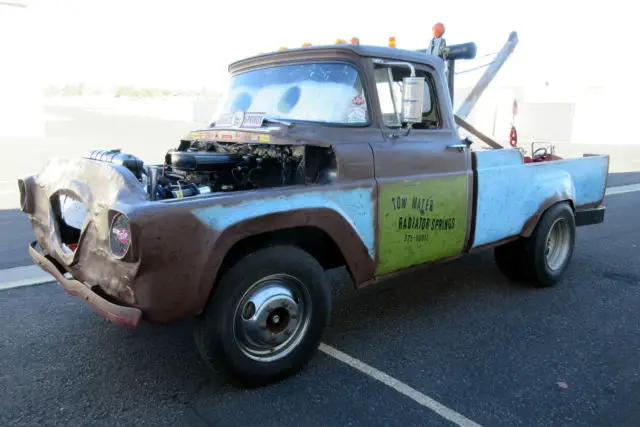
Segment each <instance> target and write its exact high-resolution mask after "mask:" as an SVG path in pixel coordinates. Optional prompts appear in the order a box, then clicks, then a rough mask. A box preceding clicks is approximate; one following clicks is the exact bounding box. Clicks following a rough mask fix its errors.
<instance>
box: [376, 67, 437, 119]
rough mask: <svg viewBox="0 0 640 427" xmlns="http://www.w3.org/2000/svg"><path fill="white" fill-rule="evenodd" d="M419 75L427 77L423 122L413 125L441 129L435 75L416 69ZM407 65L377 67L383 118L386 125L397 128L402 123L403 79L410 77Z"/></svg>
mask: <svg viewBox="0 0 640 427" xmlns="http://www.w3.org/2000/svg"><path fill="white" fill-rule="evenodd" d="M416 75H417V76H418V77H423V78H424V79H425V85H424V88H425V89H424V90H425V94H424V105H423V112H422V122H421V123H416V124H414V125H413V128H414V129H439V128H440V126H441V123H440V115H439V111H438V104H437V102H436V94H435V85H434V80H433V77H432V76H431V75H430V73H428V72H427V71H424V70H416ZM409 76H410V71H409V69H408V68H406V67H378V68H376V69H375V78H376V88H377V91H378V98H379V99H380V109H381V111H382V120H383V122H384V124H385V126H387V127H390V128H397V127H400V126H402V125H406V123H402V122H401V120H402V79H403V78H404V77H409Z"/></svg>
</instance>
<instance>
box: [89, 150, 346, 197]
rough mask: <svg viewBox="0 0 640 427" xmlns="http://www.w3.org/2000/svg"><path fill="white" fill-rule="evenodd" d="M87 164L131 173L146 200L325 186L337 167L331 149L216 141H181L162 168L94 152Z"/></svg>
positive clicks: (125, 156) (124, 156)
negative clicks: (121, 168)
mask: <svg viewBox="0 0 640 427" xmlns="http://www.w3.org/2000/svg"><path fill="white" fill-rule="evenodd" d="M87 158H89V159H92V160H100V161H107V162H110V163H115V164H119V165H122V166H124V167H126V168H127V169H129V170H130V171H131V172H132V173H133V174H134V175H135V176H136V178H137V179H138V181H139V182H140V183H141V185H142V186H143V187H144V189H145V191H146V192H147V194H148V197H149V199H150V200H164V199H181V198H185V197H193V196H197V195H200V194H209V193H218V192H230V191H242V190H252V189H260V188H272V187H285V186H292V185H310V184H325V183H329V182H331V181H332V180H333V178H334V177H335V171H336V162H335V156H334V153H333V150H332V149H331V147H320V146H313V145H276V144H265V143H234V142H216V141H181V143H180V145H179V146H178V147H177V148H176V149H171V150H169V151H167V153H166V154H165V158H164V163H163V164H162V165H144V164H143V162H142V160H140V159H138V158H136V157H135V156H132V155H130V154H125V153H122V152H120V150H110V151H104V150H96V151H93V152H91V153H90V155H89V156H87Z"/></svg>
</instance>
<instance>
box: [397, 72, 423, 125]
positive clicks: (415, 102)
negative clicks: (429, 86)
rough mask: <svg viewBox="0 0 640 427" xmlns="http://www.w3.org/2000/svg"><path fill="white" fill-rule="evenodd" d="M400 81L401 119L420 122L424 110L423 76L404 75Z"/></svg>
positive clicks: (408, 121) (407, 121) (411, 122)
mask: <svg viewBox="0 0 640 427" xmlns="http://www.w3.org/2000/svg"><path fill="white" fill-rule="evenodd" d="M402 82H403V84H402V121H403V122H405V123H410V124H413V123H421V122H422V113H423V112H424V88H425V80H424V77H405V78H404V79H402Z"/></svg>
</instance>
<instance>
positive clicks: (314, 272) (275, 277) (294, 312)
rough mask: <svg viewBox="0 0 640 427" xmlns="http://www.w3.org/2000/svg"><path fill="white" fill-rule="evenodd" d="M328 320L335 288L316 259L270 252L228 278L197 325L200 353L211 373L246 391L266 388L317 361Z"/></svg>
mask: <svg viewBox="0 0 640 427" xmlns="http://www.w3.org/2000/svg"><path fill="white" fill-rule="evenodd" d="M330 313H331V289H330V286H329V282H328V280H327V278H326V275H325V272H324V269H323V268H322V266H321V265H320V264H319V263H318V262H317V261H316V259H315V258H313V257H312V256H311V255H309V254H308V253H307V252H305V251H303V250H302V249H300V248H298V247H295V246H271V247H267V248H264V249H259V250H257V251H256V252H253V253H250V254H248V255H246V256H245V257H244V258H241V259H240V260H239V261H237V262H236V263H235V264H234V265H233V266H231V268H230V269H229V270H227V271H226V272H225V273H224V275H223V276H222V278H221V279H220V281H219V283H218V285H217V286H216V288H215V290H214V292H213V294H212V295H211V297H210V299H209V302H208V304H207V307H206V308H205V311H204V313H203V314H202V315H201V316H200V317H199V318H198V319H197V323H196V328H195V341H196V346H197V348H198V351H199V353H200V356H201V357H202V359H203V360H204V361H205V363H206V364H207V365H208V367H209V368H210V369H211V370H213V371H215V372H220V371H223V372H225V373H228V374H231V376H232V377H233V379H235V380H237V381H239V382H240V383H241V384H242V385H244V386H247V387H257V386H261V385H266V384H269V383H272V382H276V381H278V380H281V379H284V378H285V377H288V376H290V375H293V374H294V373H296V372H297V371H299V370H300V369H301V368H302V367H303V366H304V365H305V364H306V363H307V362H308V361H309V360H310V359H311V358H312V356H313V355H314V353H315V351H316V350H317V348H318V346H319V344H320V341H321V339H322V334H323V332H324V329H325V327H326V325H327V323H328V321H329V316H330ZM271 337H274V339H275V343H274V342H272V341H271Z"/></svg>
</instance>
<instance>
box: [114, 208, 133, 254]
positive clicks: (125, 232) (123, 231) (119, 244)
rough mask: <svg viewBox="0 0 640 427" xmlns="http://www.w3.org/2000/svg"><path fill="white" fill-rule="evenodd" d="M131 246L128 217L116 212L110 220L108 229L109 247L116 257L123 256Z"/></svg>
mask: <svg viewBox="0 0 640 427" xmlns="http://www.w3.org/2000/svg"><path fill="white" fill-rule="evenodd" d="M130 246H131V227H130V226H129V218H127V216H126V215H124V214H121V213H116V214H115V216H114V217H113V220H112V221H111V229H110V230H109V249H110V250H111V253H112V254H113V256H115V257H116V258H124V256H125V255H126V254H127V252H128V251H129V247H130Z"/></svg>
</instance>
